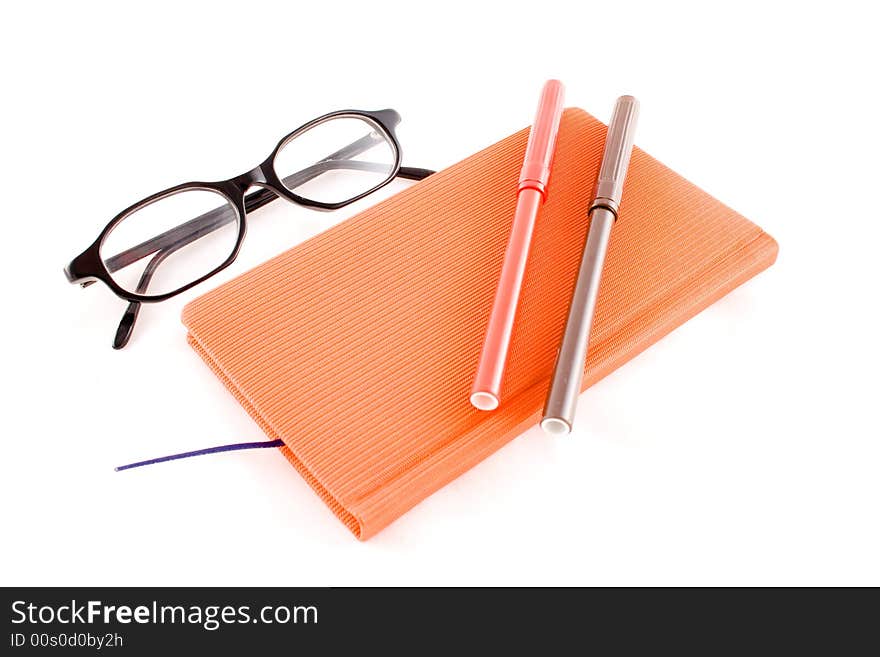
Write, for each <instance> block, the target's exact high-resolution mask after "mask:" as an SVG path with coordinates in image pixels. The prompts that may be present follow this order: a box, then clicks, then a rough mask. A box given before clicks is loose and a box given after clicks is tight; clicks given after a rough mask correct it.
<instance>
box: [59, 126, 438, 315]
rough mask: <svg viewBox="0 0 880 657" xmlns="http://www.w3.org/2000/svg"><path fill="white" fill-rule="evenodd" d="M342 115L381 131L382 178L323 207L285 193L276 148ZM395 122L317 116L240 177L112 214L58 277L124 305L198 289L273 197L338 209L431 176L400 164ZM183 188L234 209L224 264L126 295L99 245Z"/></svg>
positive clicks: (229, 259)
mask: <svg viewBox="0 0 880 657" xmlns="http://www.w3.org/2000/svg"><path fill="white" fill-rule="evenodd" d="M346 117H351V118H358V119H361V120H364V121H366V122H367V123H369V124H371V125H373V126H374V127H375V128H376V129H378V130H380V131H381V133H382V135H383V136H384V137H385V138H386V139H387V141H388V143H389V144H391V146H392V147H393V149H394V164H393V167H392V169H391V171H390V172H389V174H388V177H387V178H386V179H385V180H383V181H382V182H380V183H379V184H377V185H375V186H374V187H372V188H370V189H368V190H366V191H364V192H362V193H360V194H358V195H356V196H353V197H351V198H349V199H346V200H344V201H340V202H337V203H327V202H322V201H317V200H314V199H309V198H306V197H303V196H300V195H298V194H295V193H294V192H292V191H290V190H289V189H287V187H285V185H284V183H283V182H282V181H281V179H280V178H279V176H278V174H277V173H276V172H275V167H274V162H275V158H276V156H277V155H278V153H279V152H280V151H281V149H282V148H284V146H286V145H287V143H288V142H290V141H291V140H292V139H294V138H295V137H297V136H299V135H301V134H302V133H304V132H306V131H307V130H309V129H311V128H313V127H315V126H317V125H319V124H321V123H324V122H326V121H330V120H332V119H337V118H346ZM398 123H400V114H398V113H397V112H396V111H395V110H392V109H385V110H379V111H364V110H339V111H336V112H330V113H328V114H324V115H323V116H319V117H318V118H316V119H313V120H311V121H309V122H308V123H305V124H303V125H301V126H300V127H299V128H297V129H296V130H294V131H293V132H291V133H289V134H287V135H286V136H285V137H284V138H283V139H281V141H279V142H278V145H277V146H275V148H274V150H273V151H272V153H271V154H270V155H269V157H267V158H266V159H265V160H264V161H263V162H262V163H260V164H259V165H258V166H256V167H254V168H253V169H251V170H250V171H247V172H246V173H243V174H241V175H239V176H235V177H234V178H230V179H228V180H223V181H218V182H187V183H183V184H180V185H176V186H174V187H169V188H168V189H165V190H162V191H160V192H157V193H156V194H153V195H151V196H148V197H146V198H144V199H141V200H140V201H138V202H137V203H135V204H133V205H131V206H129V207H128V208H126V209H125V210H123V211H122V212H120V213H119V214H117V215H116V216H115V217H114V218H113V219H112V220H111V221H110V222H109V223H108V224H107V225H106V226H105V227H104V229H103V230H102V231H101V233H100V234H99V235H98V237H97V239H96V240H95V241H94V242H93V243H92V244H91V245H90V246H89V247H88V248H87V249H86V250H85V251H83V252H82V253H81V254H79V255H78V256H77V257H75V258H74V259H73V260H72V261H71V262H70V263H69V264H68V265H67V267H65V268H64V273H65V275H66V276H67V279H68V281H70V282H71V283H76V284H79V285H82V286H83V287H86V286H88V285H91V284H92V283H95V282H98V281H100V282H102V283H104V284H105V285H106V286H107V287H108V288H110V290H111V291H112V292H113V293H114V294H115V295H116V296H118V297H120V298H122V299H125V300H127V301H130V302H138V303H158V302H161V301H165V300H167V299H170V298H172V297H175V296H177V295H178V294H182V293H183V292H186V291H187V290H189V289H191V288H193V287H195V286H196V285H199V284H200V283H203V282H204V281H206V280H207V279H209V278H211V277H212V276H214V275H216V274H218V273H219V272H221V271H223V270H224V269H226V268H227V267H229V265H231V264H232V263H233V262H235V259H236V258H237V257H238V254H239V251H240V250H241V244H242V242H243V241H244V237H245V235H246V233H247V214H248V212H253V211H254V210H256V209H258V208H260V207H262V206H264V205H266V204H267V203H269V202H271V201H273V200H275V199H276V198H278V197H283V198H286V199H287V200H289V201H291V202H293V203H296V204H298V205H302V206H305V207H310V208H314V209H317V210H325V211H329V210H337V209H339V208H342V207H345V206H346V205H350V204H351V203H354V202H355V201H358V200H360V199H362V198H364V197H365V196H368V195H370V194H372V193H373V192H375V191H376V190H378V189H380V188H382V187H384V186H385V185H387V184H389V183H390V182H391V181H392V180H394V179H395V178H397V177H400V178H406V179H409V180H422V179H424V178H426V177H427V176H429V175H431V174H432V173H434V172H433V171H432V170H430V169H420V168H415V167H402V166H401V160H402V153H401V148H400V142H399V141H398V139H397V135H396V134H395V131H394V128H395V127H396V126H397V124H398ZM253 186H257V187H260V188H261V189H260V190H258V191H256V192H252V193H250V194H248V193H247V190H248V189H250V188H251V187H253ZM186 190H205V191H211V192H216V193H219V194H220V195H221V196H223V197H224V198H226V200H227V201H229V203H230V204H231V206H232V207H233V208H234V209H235V211H236V213H237V222H238V237H237V239H236V242H235V245H234V247H233V249H232V252H231V253H230V255H229V256H228V257H227V258H226V260H224V261H223V262H222V263H221V264H220V265H218V266H217V267H215V268H214V269H212V270H211V271H209V272H208V273H206V274H204V275H203V276H200V277H198V278H196V279H195V280H193V281H191V282H190V283H187V284H185V285H183V286H181V287H180V288H178V289H176V290H172V291H170V292H165V293H162V294H155V295H144V294H139V293H136V292H130V291H128V290H126V289H124V288H122V287H121V286H120V285H119V284H118V283H116V281H114V280H113V277H112V275H111V274H110V271H109V270H108V268H107V266H106V265H105V262H104V259H103V258H102V256H101V246H102V244H103V243H104V240H105V239H106V238H107V236H108V235H109V234H110V232H111V231H112V230H113V229H114V228H115V227H116V226H117V225H118V224H119V223H120V222H122V221H123V220H124V219H125V218H126V217H128V216H129V215H131V214H133V213H134V212H136V211H137V210H140V209H141V208H143V207H146V206H148V205H150V204H152V203H155V202H156V201H158V200H160V199H163V198H165V197H167V196H171V195H173V194H176V193H178V192H181V191H186ZM172 230H174V229H172ZM193 239H197V237H194V238H193ZM157 251H159V249H158V248H157V249H154V250H153V251H152V252H149V253H146V254H145V255H144V256H142V257H147V256H149V255H152V254H153V253H156V252H157Z"/></svg>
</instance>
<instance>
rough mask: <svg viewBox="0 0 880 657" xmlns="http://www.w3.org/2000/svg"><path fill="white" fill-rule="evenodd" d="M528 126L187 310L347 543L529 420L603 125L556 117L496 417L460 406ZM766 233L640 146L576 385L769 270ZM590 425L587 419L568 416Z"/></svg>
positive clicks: (559, 326) (216, 367)
mask: <svg viewBox="0 0 880 657" xmlns="http://www.w3.org/2000/svg"><path fill="white" fill-rule="evenodd" d="M527 137H528V130H527V129H526V130H522V131H520V132H518V133H516V134H514V135H512V136H510V137H508V138H507V139H504V140H502V141H501V142H499V143H497V144H495V145H493V146H490V147H489V148H487V149H485V150H483V151H481V152H479V153H476V154H475V155H472V156H471V157H469V158H467V159H466V160H464V161H462V162H459V163H458V164H456V165H454V166H452V167H450V168H448V169H446V170H444V171H441V172H439V173H437V174H435V175H433V176H431V177H429V178H427V179H426V180H424V181H422V182H420V183H418V184H416V185H414V186H412V187H411V188H409V189H407V190H405V191H403V192H401V193H400V194H397V195H395V196H393V197H392V198H389V199H387V200H385V201H383V202H381V203H379V204H378V205H376V206H374V207H372V208H370V209H368V210H366V211H364V212H362V213H361V214H359V215H357V216H356V217H353V218H352V219H350V220H348V221H346V222H344V223H342V224H340V225H338V226H336V227H334V228H331V229H330V230H328V231H326V232H324V233H322V234H321V235H318V236H317V237H315V238H313V239H311V240H309V241H307V242H305V243H303V244H300V245H298V246H296V247H294V248H292V249H290V250H289V251H287V252H285V253H282V254H281V255H279V256H277V257H275V258H273V259H272V260H269V261H268V262H266V263H264V264H262V265H260V266H258V267H257V268H255V269H253V270H251V271H249V272H247V273H245V274H243V275H241V276H239V277H238V278H236V279H234V280H232V281H230V282H228V283H226V284H225V285H223V286H221V287H219V288H217V289H215V290H213V291H211V292H208V293H207V294H205V295H204V296H202V297H199V298H198V299H195V300H194V301H192V302H191V303H190V304H189V305H187V306H186V308H185V309H184V311H183V321H184V324H185V325H186V326H187V328H188V330H189V341H190V344H191V345H192V346H193V348H195V349H196V351H198V353H199V354H200V355H201V356H202V358H203V359H204V360H205V362H206V363H207V364H208V365H209V366H210V367H211V369H212V370H213V371H214V372H215V374H216V375H217V376H218V377H219V378H220V379H221V380H222V381H223V382H224V383H225V385H226V386H227V388H228V389H229V390H230V392H232V394H233V395H234V396H235V397H236V399H238V401H239V402H240V403H241V404H242V405H243V406H244V407H245V408H246V409H247V411H248V412H249V413H250V414H251V415H252V416H253V418H254V419H255V420H256V421H257V423H258V424H259V425H260V427H261V428H262V429H263V431H264V432H265V433H266V435H267V436H269V437H270V438H271V439H278V438H281V439H282V440H283V441H284V444H285V447H282V448H281V451H282V453H283V454H284V456H286V457H287V459H288V460H289V461H290V463H291V464H292V465H293V466H294V467H295V468H296V469H297V470H298V471H299V473H300V474H301V475H302V476H303V477H304V478H305V479H306V481H308V483H309V484H310V485H311V486H312V488H314V490H315V492H316V493H318V495H320V496H321V498H322V499H323V500H324V502H326V504H327V506H329V507H330V509H331V510H332V511H333V512H334V513H335V514H336V515H337V516H338V517H339V519H340V520H342V522H343V523H345V525H346V526H347V527H348V528H349V529H350V530H351V531H352V532H353V533H354V534H355V536H357V537H358V538H359V539H366V538H369V537H370V536H372V535H373V534H375V533H376V532H378V531H379V530H380V529H382V528H383V527H385V526H386V525H388V524H389V523H390V522H392V521H393V520H395V519H396V518H398V517H400V516H401V515H402V514H403V513H405V512H406V511H407V510H409V509H411V508H412V507H413V506H414V505H416V504H417V503H418V502H419V501H420V500H423V499H424V498H425V497H427V496H428V495H430V494H431V493H433V492H434V491H436V490H437V489H439V488H440V487H442V486H443V485H444V484H446V483H448V482H449V481H451V480H452V479H454V478H455V477H457V476H458V475H460V474H461V473H462V472H464V471H466V470H467V469H468V468H470V467H471V466H473V465H474V464H476V463H478V462H479V461H480V460H482V459H484V458H485V457H486V456H488V455H489V454H491V453H492V452H494V451H495V450H497V449H498V448H500V447H501V446H502V445H504V444H505V443H507V442H508V441H509V440H511V439H512V438H514V437H515V436H516V435H517V434H519V433H521V432H522V431H524V430H525V429H527V428H529V427H531V426H533V425H535V424H536V423H537V421H538V419H539V416H540V412H541V408H542V405H543V401H544V396H545V394H546V391H547V385H548V380H549V378H550V374H551V370H552V368H553V361H554V356H555V352H556V349H557V346H558V345H559V340H560V336H561V334H562V330H563V324H564V322H565V316H566V310H567V307H568V301H569V297H570V295H571V292H572V288H573V286H574V281H575V277H576V274H577V267H578V262H579V259H580V254H581V251H582V248H583V244H584V241H585V239H586V235H587V227H588V221H587V218H586V217H587V209H588V205H589V203H590V200H591V199H590V195H591V192H592V188H593V182H594V180H595V179H596V174H597V170H598V167H599V162H600V159H601V157H602V151H603V146H604V139H605V126H604V125H603V124H602V123H600V122H599V121H597V120H596V119H594V118H593V117H591V116H589V115H588V114H587V113H585V112H584V111H582V110H579V109H569V110H566V112H565V114H564V117H563V121H562V125H561V127H560V131H559V136H558V143H557V149H556V156H555V159H554V163H553V171H552V175H551V178H550V186H549V192H548V199H547V202H546V203H545V205H544V207H543V208H542V210H541V212H540V215H539V217H538V223H537V227H536V230H535V234H534V237H533V242H532V250H531V255H530V259H529V264H528V269H527V272H526V278H525V284H524V287H523V290H522V296H521V299H520V306H519V312H518V315H517V319H516V327H515V329H514V334H513V340H512V344H511V349H510V354H509V361H508V367H507V373H506V376H505V380H504V390H503V391H502V394H503V396H502V399H503V400H504V402H503V404H502V405H501V407H500V408H499V409H498V410H497V411H494V412H490V413H487V412H483V411H477V410H475V409H474V408H473V407H472V406H471V404H470V402H469V401H468V396H469V394H470V386H471V383H472V380H473V375H474V371H475V368H476V366H477V360H478V357H479V353H480V346H481V344H482V340H483V335H484V331H485V328H486V322H487V320H488V316H489V312H490V309H491V306H492V299H493V295H494V292H495V286H496V283H497V280H498V275H499V272H500V269H501V261H502V258H503V256H504V249H505V245H506V242H507V237H508V234H509V231H510V225H511V221H512V219H513V214H514V208H515V205H516V189H517V179H518V175H519V169H520V167H521V165H522V161H523V154H524V150H525V146H526V139H527ZM776 251H777V246H776V243H775V242H774V240H773V239H772V238H771V237H770V236H769V235H767V234H766V233H764V232H763V231H762V230H761V229H760V228H759V227H758V226H756V225H754V224H753V223H751V222H749V221H748V220H747V219H745V218H744V217H742V216H740V215H739V214H737V213H736V212H734V211H733V210H731V209H730V208H728V207H726V206H725V205H723V204H722V203H720V202H719V201H717V200H715V199H714V198H712V197H711V196H709V195H708V194H706V193H705V192H703V191H702V190H700V189H698V188H697V187H695V186H694V185H692V184H691V183H689V182H688V181H686V180H684V179H683V178H682V177H681V176H679V175H677V174H676V173H674V172H673V171H671V170H669V169H668V168H666V167H665V166H663V165H662V164H660V163H659V162H657V161H656V160H655V159H653V158H652V157H650V156H649V155H647V154H645V153H644V152H643V151H641V150H639V149H638V148H636V149H635V151H634V153H633V156H632V161H631V164H630V170H629V174H628V176H627V182H626V188H625V190H624V194H623V203H622V205H621V212H620V219H619V220H618V222H617V224H616V226H615V228H614V231H613V232H612V235H611V244H610V247H609V251H608V256H607V260H606V264H605V272H604V275H603V278H602V287H601V291H600V297H599V302H598V308H597V311H596V317H595V321H594V324H593V332H592V337H591V340H590V354H589V358H588V361H587V364H586V376H585V378H584V387H587V386H589V385H591V384H592V383H594V382H596V381H597V380H598V379H600V378H602V377H603V376H605V375H606V374H608V373H609V372H611V371H612V370H614V369H615V368H617V367H620V366H621V365H622V364H624V363H625V362H626V361H628V360H629V359H631V358H633V357H634V356H635V355H637V354H638V353H639V352H641V351H642V350H643V349H645V348H646V347H648V346H649V345H651V344H653V343H654V342H656V341H657V340H659V339H660V338H661V337H663V336H664V335H665V334H667V333H669V332H670V331H671V330H672V329H674V328H675V327H676V326H678V325H680V324H682V323H683V322H685V321H686V320H687V319H689V318H690V317H692V316H693V315H695V314H696V313H698V312H699V311H700V310H702V309H703V308H705V307H706V306H708V305H709V304H711V303H712V302H713V301H715V300H717V299H718V298H720V297H721V296H723V295H724V294H726V293H727V292H729V291H731V290H732V289H733V288H735V287H736V286H737V285H739V284H741V283H743V282H744V281H746V280H747V279H749V278H750V277H752V276H754V275H755V274H757V273H758V272H759V271H761V270H763V269H765V268H766V267H768V266H770V265H771V264H772V263H773V261H774V259H775V258H776ZM580 419H581V421H582V422H584V423H589V418H588V417H585V418H580Z"/></svg>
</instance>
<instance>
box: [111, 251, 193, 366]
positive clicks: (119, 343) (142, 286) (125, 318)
mask: <svg viewBox="0 0 880 657" xmlns="http://www.w3.org/2000/svg"><path fill="white" fill-rule="evenodd" d="M181 246H183V245H181ZM179 248H181V247H179V246H178V247H169V248H167V249H165V250H164V251H158V252H157V253H156V255H154V256H153V258H152V260H150V262H148V263H147V266H146V267H144V271H143V272H142V273H141V278H140V280H139V281H138V284H137V288H136V289H135V291H136V292H137V293H138V294H144V293H146V291H147V287H149V285H150V280H151V279H152V278H153V274H155V273H156V270H157V269H158V268H159V265H161V264H162V262H163V261H164V260H165V259H166V258H167V257H168V256H170V255H171V254H172V253H174V252H175V251H177V250H178V249H179ZM140 311H141V302H140V301H131V302H129V304H128V307H127V308H126V309H125V312H124V313H123V315H122V319H121V320H120V322H119V326H118V327H116V335H115V336H114V338H113V348H114V349H122V348H123V347H124V346H125V345H127V344H128V340H129V338H131V333H132V331H134V323H135V322H136V321H137V318H138V314H139V313H140Z"/></svg>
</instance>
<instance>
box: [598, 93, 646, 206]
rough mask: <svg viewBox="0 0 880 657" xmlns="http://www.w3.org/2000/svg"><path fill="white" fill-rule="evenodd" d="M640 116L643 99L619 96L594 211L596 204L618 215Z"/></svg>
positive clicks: (608, 136) (611, 123) (601, 170)
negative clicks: (640, 100)
mask: <svg viewBox="0 0 880 657" xmlns="http://www.w3.org/2000/svg"><path fill="white" fill-rule="evenodd" d="M638 118H639V101H637V100H636V99H635V98H633V97H632V96H621V97H620V98H618V99H617V103H616V104H615V105H614V112H613V113H612V115H611V121H610V122H609V123H608V134H607V135H606V137H605V155H604V156H603V158H602V165H601V167H600V168H599V178H598V179H597V180H596V191H595V194H594V195H593V199H594V200H593V204H592V206H590V209H591V210H592V209H593V208H595V207H607V208H609V209H610V210H611V211H612V212H614V214H615V215H616V214H617V208H618V206H619V205H620V198H621V196H622V195H623V180H624V178H626V170H627V168H628V167H629V158H630V155H632V148H633V139H634V137H635V132H636V122H637V121H638Z"/></svg>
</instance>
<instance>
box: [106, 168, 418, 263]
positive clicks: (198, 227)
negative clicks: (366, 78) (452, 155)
mask: <svg viewBox="0 0 880 657" xmlns="http://www.w3.org/2000/svg"><path fill="white" fill-rule="evenodd" d="M385 167H386V165H384V164H379V163H374V162H360V161H358V160H324V161H322V162H319V163H317V164H314V165H312V166H310V167H307V168H306V169H303V170H302V171H298V172H296V173H294V174H291V175H290V176H287V177H286V178H284V179H283V180H282V182H283V183H284V184H285V186H287V187H292V188H295V187H298V186H299V185H302V184H304V183H306V182H308V181H309V180H312V179H314V178H316V177H318V176H319V175H321V174H322V173H325V172H326V171H331V170H334V169H358V170H362V171H363V170H366V171H370V170H373V171H381V170H383V169H384V168H385ZM432 173H434V171H432V170H431V169H422V168H417V167H400V169H399V170H398V172H397V176H398V177H400V178H405V179H408V180H423V179H424V178H427V177H428V176H430V175H431V174H432ZM276 198H278V197H277V195H276V194H275V192H273V191H272V190H270V189H265V188H264V189H261V190H259V191H256V192H252V193H250V194H248V195H247V196H245V198H244V209H245V212H252V211H253V210H256V209H258V208H261V207H263V206H264V205H266V204H267V203H270V202H272V201H274V200H275V199H276ZM235 220H236V214H235V213H234V212H232V211H231V210H230V209H229V208H228V207H220V208H216V209H214V210H210V211H208V212H206V213H204V214H202V215H200V216H198V217H196V218H194V219H191V220H189V221H187V222H185V223H183V224H181V225H179V226H176V227H174V228H171V229H169V230H167V231H165V232H163V233H160V234H159V235H156V236H155V237H152V238H150V239H149V240H146V241H145V242H142V243H140V244H138V245H137V246H133V247H132V248H130V249H126V250H125V251H122V252H121V253H118V254H116V255H115V256H112V257H110V258H108V259H107V260H106V261H105V265H106V266H107V270H108V271H109V272H110V273H113V272H115V271H119V270H120V269H122V268H124V267H127V266H128V265H130V264H132V263H134V262H137V261H138V260H140V259H141V258H145V257H147V256H149V255H151V254H153V253H156V252H157V251H160V250H163V249H167V248H170V247H172V246H173V247H175V250H176V249H177V248H180V247H181V246H185V245H187V244H189V243H191V242H193V241H194V240H196V239H198V238H200V237H202V236H203V235H207V234H208V233H211V232H213V231H215V230H217V229H219V228H221V227H223V226H225V225H226V224H229V223H231V222H233V221H235Z"/></svg>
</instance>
